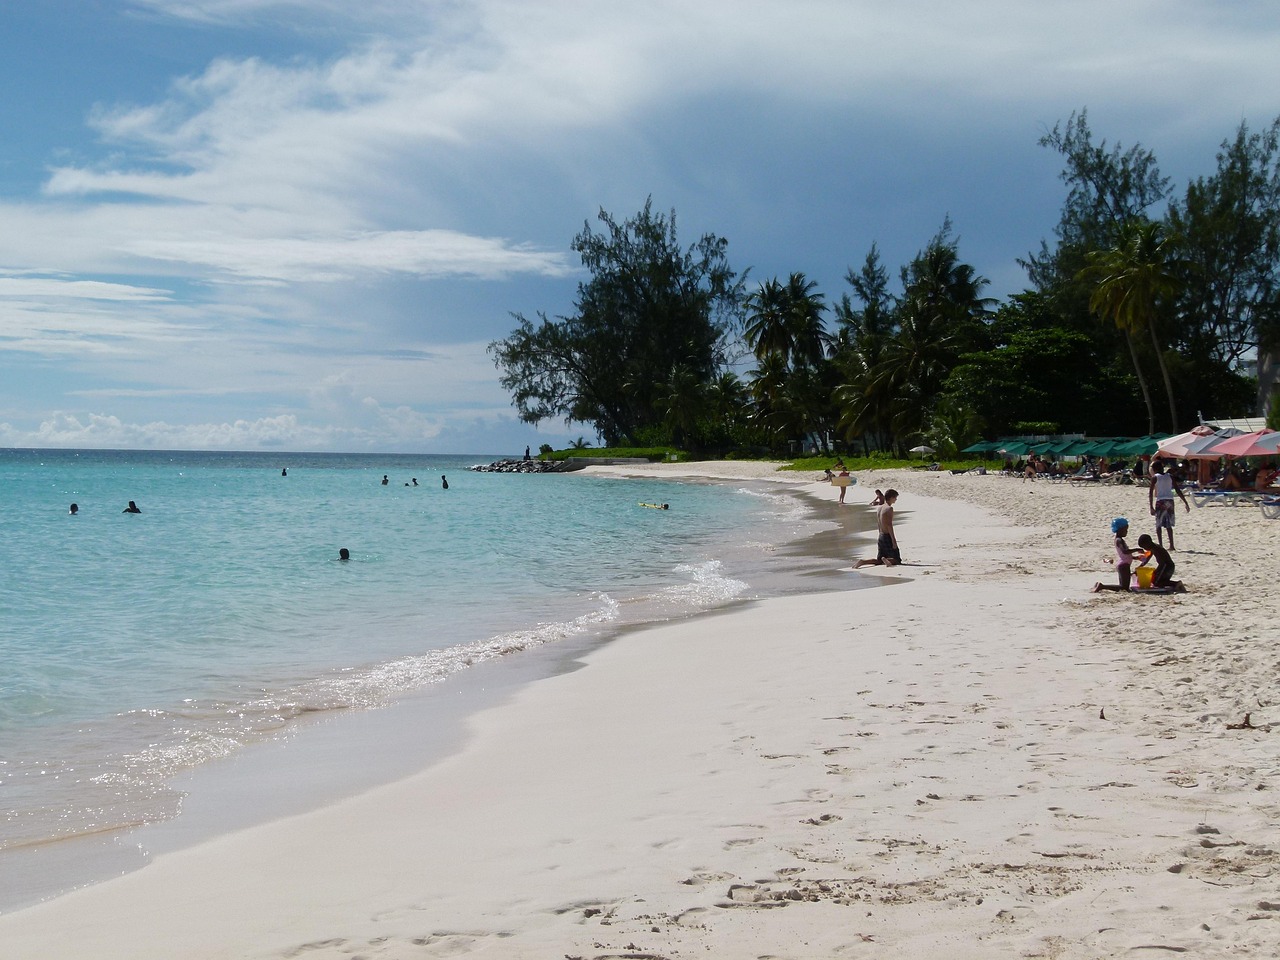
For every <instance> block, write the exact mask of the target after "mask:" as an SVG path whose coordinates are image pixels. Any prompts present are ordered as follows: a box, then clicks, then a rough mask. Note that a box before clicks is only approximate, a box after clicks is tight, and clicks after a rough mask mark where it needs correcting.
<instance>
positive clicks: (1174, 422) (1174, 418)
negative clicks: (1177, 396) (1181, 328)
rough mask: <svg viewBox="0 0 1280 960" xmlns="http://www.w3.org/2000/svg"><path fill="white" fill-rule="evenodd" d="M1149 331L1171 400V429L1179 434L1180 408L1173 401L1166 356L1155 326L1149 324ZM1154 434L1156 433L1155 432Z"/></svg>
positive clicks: (1161, 374)
mask: <svg viewBox="0 0 1280 960" xmlns="http://www.w3.org/2000/svg"><path fill="white" fill-rule="evenodd" d="M1147 329H1148V330H1150V331H1151V346H1152V348H1153V349H1154V350H1155V352H1156V363H1158V364H1159V365H1160V376H1162V377H1163V378H1164V391H1165V395H1166V396H1168V398H1169V429H1170V430H1171V431H1173V432H1174V433H1177V432H1178V406H1177V404H1176V403H1175V402H1174V399H1173V381H1171V380H1170V379H1169V368H1168V367H1167V366H1165V362H1164V354H1163V353H1162V352H1161V351H1160V341H1159V340H1157V339H1156V327H1155V324H1154V323H1150V322H1148V323H1147ZM1152 432H1153V433H1154V432H1155V431H1152Z"/></svg>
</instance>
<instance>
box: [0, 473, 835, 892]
mask: <svg viewBox="0 0 1280 960" xmlns="http://www.w3.org/2000/svg"><path fill="white" fill-rule="evenodd" d="M744 479H746V480H750V479H751V478H744ZM788 480H789V481H790V482H789V483H788V485H787V486H788V489H787V491H786V495H787V496H795V498H796V501H797V502H798V503H799V502H803V494H802V493H801V492H800V491H799V490H798V484H796V483H795V479H794V478H788ZM570 482H572V481H570ZM752 486H756V487H758V485H757V484H754V483H752ZM814 507H815V505H814V504H813V503H812V502H808V503H807V504H806V506H805V508H804V509H805V511H806V513H807V514H808V516H807V517H806V519H804V520H800V521H798V523H799V525H800V526H801V527H803V528H805V532H804V533H802V534H801V535H799V536H798V537H797V536H787V537H783V538H781V539H780V540H779V542H778V544H777V545H776V548H775V549H774V550H771V551H770V553H776V554H777V555H778V556H785V557H786V558H787V559H785V560H783V561H782V562H781V564H779V563H777V562H775V561H774V560H773V559H772V558H767V559H766V558H764V557H762V558H761V559H760V560H759V561H758V562H756V563H754V564H753V565H752V566H751V573H752V574H753V578H752V583H751V589H750V591H749V593H751V594H756V593H759V592H761V591H763V592H765V593H769V592H771V591H776V592H782V593H787V592H791V593H794V592H797V591H799V590H801V589H802V587H801V585H800V584H801V579H802V578H803V579H804V580H805V582H806V584H805V586H804V587H803V589H815V588H816V585H815V584H814V583H813V580H812V576H811V574H812V568H814V567H818V568H823V567H826V566H827V564H825V563H824V562H823V561H822V560H821V558H820V557H819V556H817V554H815V552H814V550H812V549H810V547H809V544H810V542H811V541H814V540H815V537H817V536H820V535H821V534H822V533H824V532H826V531H825V530H823V531H819V532H818V533H815V532H814V528H817V527H820V526H821V527H825V526H827V525H828V520H824V519H820V518H819V517H818V516H817V514H818V513H820V512H821V510H820V508H819V509H817V510H815V509H814ZM779 529H780V530H781V528H779ZM750 552H751V551H745V553H746V554H748V555H749V554H750ZM738 559H739V562H741V560H742V558H741V557H739V558H738ZM815 561H816V563H815ZM755 574H759V575H760V576H761V577H762V578H763V582H761V583H756V582H755V578H754V575H755ZM827 589H830V587H827ZM624 602H625V601H624ZM741 602H744V601H743V600H740V599H735V600H730V601H721V603H722V604H724V605H725V606H726V607H729V608H731V607H733V606H735V605H737V604H739V603H741ZM628 606H629V607H632V606H634V604H628ZM723 608H724V607H722V606H720V605H716V606H712V607H710V608H706V607H699V606H695V607H691V608H690V609H688V610H686V611H685V612H683V613H681V614H679V615H678V616H677V617H676V619H683V618H687V617H697V616H702V615H706V614H714V613H716V612H718V611H719V610H720V609H723ZM649 615H650V616H657V618H658V619H657V621H656V622H665V621H667V620H669V619H670V614H664V613H662V612H660V611H659V610H656V609H655V610H653V611H650V614H649ZM633 616H634V612H633ZM649 622H650V621H648V620H645V619H641V620H640V621H639V622H638V623H636V622H632V621H630V620H624V621H622V622H609V623H601V624H599V625H598V626H597V627H596V628H593V629H589V630H584V632H583V633H582V635H580V636H572V635H571V636H568V637H563V638H560V639H557V640H555V641H552V642H548V643H545V644H537V645H535V646H531V647H528V648H526V649H522V650H519V651H517V654H516V655H515V656H505V655H504V656H501V657H498V658H496V659H493V660H483V661H479V662H476V663H473V664H471V665H470V666H469V667H468V668H467V669H464V670H462V671H460V672H457V673H450V674H449V675H447V676H446V677H444V678H443V680H441V681H437V682H436V683H432V684H430V685H428V686H426V687H423V688H420V689H417V690H413V691H409V692H406V693H402V694H401V695H400V696H399V697H397V699H395V700H394V701H391V702H388V703H385V704H382V705H380V706H378V707H376V708H373V709H355V710H346V711H338V712H330V713H327V714H323V715H316V716H314V717H311V718H309V719H306V720H304V721H303V722H301V723H298V724H296V725H294V726H292V727H290V728H289V729H287V730H285V731H284V732H282V733H281V734H278V735H275V736H271V737H268V738H266V739H263V740H259V741H257V742H253V743H250V744H247V745H245V746H244V747H242V748H241V749H239V750H237V751H235V752H234V753H232V754H231V755H230V756H227V757H222V758H219V759H217V760H214V761H213V762H210V763H205V764H200V765H198V766H196V767H193V768H190V769H187V770H184V771H182V772H180V773H178V774H176V775H175V776H174V777H172V778H171V779H170V780H169V781H168V782H167V785H166V789H171V790H172V791H174V792H176V794H178V795H179V796H181V797H182V800H181V811H180V812H179V813H177V814H176V815H175V816H173V817H169V818H165V819H159V820H155V821H152V822H148V823H144V824H141V825H139V826H135V827H126V828H119V829H115V828H112V829H106V830H102V831H100V832H98V833H89V834H80V835H76V836H71V837H66V838H58V839H54V840H49V841H44V842H39V843H32V844H26V845H23V846H20V847H14V848H10V849H6V850H3V851H0V916H2V915H5V914H13V913H15V912H17V911H20V910H22V909H25V908H28V907H30V906H34V905H37V904H39V903H41V902H47V901H51V900H55V899H57V898H58V897H60V896H64V895H66V894H68V893H70V892H73V891H75V890H77V889H84V888H86V887H90V886H93V885H95V884H97V883H101V882H106V881H109V880H111V879H113V878H115V877H119V876H122V875H126V874H128V873H130V872H133V871H137V870H145V869H147V868H148V867H149V865H150V863H151V862H152V861H153V860H154V859H156V858H157V857H163V856H165V855H167V854H169V853H172V852H174V851H177V850H181V849H183V848H186V847H189V846H192V845H195V844H198V843H201V842H206V841H210V840H214V839H216V838H217V837H219V836H220V835H223V834H225V833H228V832H232V831H236V830H241V829H245V828H249V827H253V826H259V825H262V824H264V823H268V822H270V821H272V820H277V819H280V818H283V817H288V816H293V815H298V814H305V813H307V812H311V811H314V810H316V809H318V808H321V807H323V806H326V805H328V804H331V803H335V802H340V801H342V800H344V799H347V798H349V797H351V796H353V795H357V794H359V793H362V792H364V791H367V790H369V789H374V788H376V787H378V786H381V785H385V784H387V783H391V782H394V781H396V780H399V779H402V778H404V777H407V776H409V775H411V774H413V773H415V772H417V771H418V770H420V769H422V768H424V767H428V766H431V765H433V764H435V763H438V762H439V761H440V760H442V759H443V758H445V757H447V756H449V755H450V754H451V753H453V752H456V751H457V750H458V749H460V747H461V744H463V743H464V742H465V740H466V737H467V733H466V731H465V727H466V724H467V722H468V718H469V717H470V716H471V715H472V714H474V713H475V712H477V711H479V710H482V709H488V708H491V707H492V706H494V705H495V704H498V703H501V702H503V701H504V700H505V699H507V698H508V697H509V696H511V694H512V692H513V691H514V690H517V689H519V688H520V687H521V686H523V685H526V684H529V683H535V682H537V681H539V680H541V679H544V678H545V677H547V676H553V675H555V674H557V673H560V672H563V671H566V670H573V669H577V668H578V666H579V664H578V658H579V657H580V656H581V654H582V653H583V652H585V651H588V650H590V649H594V648H595V647H596V646H598V645H600V644H603V643H608V642H611V641H612V640H614V639H616V637H618V636H620V635H623V634H625V633H627V632H629V631H630V630H633V629H642V628H643V627H644V626H646V625H648V623H649ZM515 632H516V633H520V632H523V631H519V630H517V631H515ZM415 730H426V731H427V733H426V735H425V736H423V735H420V734H415V733H413V731H415Z"/></svg>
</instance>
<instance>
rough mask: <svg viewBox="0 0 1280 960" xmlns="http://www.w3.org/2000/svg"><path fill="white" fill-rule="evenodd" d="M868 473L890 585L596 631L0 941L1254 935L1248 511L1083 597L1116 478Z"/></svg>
mask: <svg viewBox="0 0 1280 960" xmlns="http://www.w3.org/2000/svg"><path fill="white" fill-rule="evenodd" d="M662 466H666V465H662ZM672 466H678V465H672ZM876 477H877V482H876V483H875V485H877V486H895V487H897V488H898V489H899V491H900V492H901V493H902V494H903V496H902V499H901V500H900V505H901V507H902V508H903V518H904V522H903V526H902V527H901V529H900V532H899V539H900V541H901V542H902V546H903V553H904V556H905V557H906V558H907V559H908V560H918V561H919V562H923V563H928V564H934V565H930V566H920V567H907V568H895V569H893V570H881V569H880V568H874V570H873V571H871V573H870V576H872V577H876V578H883V579H886V580H889V579H892V580H899V581H901V582H900V583H898V584H897V585H895V587H894V588H893V589H892V590H862V591H857V592H848V591H840V592H825V593H815V594H797V595H788V596H783V597H778V598H772V599H766V600H761V601H753V602H750V603H747V604H743V605H741V606H738V607H735V608H734V609H731V610H728V611H724V612H721V613H718V614H717V615H716V616H714V617H701V618H694V619H691V620H683V621H678V622H673V623H668V624H658V625H651V626H648V627H645V628H642V629H637V630H635V631H633V632H629V633H627V634H625V635H623V636H622V637H620V638H618V639H617V640H615V641H613V642H611V643H607V644H603V645H600V646H598V647H597V648H595V649H592V650H590V651H587V652H586V653H585V654H584V655H583V656H582V658H581V661H582V664H583V666H582V668H581V669H578V670H575V671H572V672H568V673H562V674H559V675H556V676H553V677H549V678H546V679H544V680H541V681H538V682H535V683H531V684H527V685H524V686H522V687H520V688H519V689H518V690H517V691H516V692H515V693H514V695H513V696H512V697H511V698H510V699H508V700H507V701H506V702H504V703H502V704H500V705H498V706H496V707H494V708H492V709H488V710H485V711H483V712H482V713H480V714H478V715H475V716H473V717H472V719H471V722H470V724H469V732H468V736H467V742H466V743H465V745H464V746H463V748H462V749H461V750H460V751H459V752H457V753H455V754H453V755H451V756H450V757H448V758H447V759H445V760H443V761H442V762H440V763H438V764H436V765H434V766H431V767H429V768H427V769H425V770H423V771H421V772H419V773H417V774H415V775H414V776H412V777H409V778H407V779H404V780H400V781H397V782H395V783H393V784H389V785H386V786H384V787H379V788H377V789H374V790H371V791H368V792H366V793H363V794H360V795H359V796H356V797H353V798H349V799H347V800H342V801H339V802H337V803H333V804H330V805H328V806H326V807H324V808H323V809H321V810H318V811H315V812H313V813H308V814H304V815H300V816H295V817H289V818H286V819H283V820H280V821H276V822H273V823H270V824H266V825H263V826H259V827H253V828H249V829H246V830H242V831H239V832H236V833H233V834H229V835H225V836H222V837H219V838H216V839H214V840H212V841H209V842H206V843H202V844H200V845H198V846H195V847H192V848H188V849H185V850H181V851H178V852H175V853H172V854H168V855H165V856H162V857H159V858H157V859H156V861H155V862H154V863H153V864H152V865H151V866H149V867H148V869H146V870H143V871H138V872H136V873H132V874H129V875H128V876H125V877H123V878H121V879H119V880H115V881H111V882H108V883H103V884H99V885H97V886H94V887H90V888H87V889H84V890H81V891H77V892H75V893H72V894H68V895H67V896H64V897H62V898H59V899H57V900H54V901H51V902H49V903H46V904H42V905H39V906H36V907H32V908H30V909H28V910H24V911H21V912H18V913H15V914H12V915H9V916H6V917H0V940H2V941H3V942H4V943H5V944H6V946H7V947H8V948H9V949H8V950H7V955H9V956H13V957H37V956H48V955H77V954H78V955H92V956H95V957H102V958H106V957H116V956H119V957H125V956H129V957H138V958H146V957H157V958H161V957H163V958H173V957H192V958H195V957H286V956H307V957H316V958H321V960H326V958H335V960H336V958H338V957H349V956H351V955H353V954H359V955H361V956H367V957H404V956H422V957H431V956H446V955H459V954H465V955H474V956H502V957H524V956H528V957H535V956H536V957H545V956H562V955H569V956H601V957H604V956H621V955H626V954H630V955H638V954H643V955H646V956H654V957H670V958H675V957H679V956H689V955H692V954H694V953H697V954H699V955H713V956H729V957H744V958H745V957H756V956H760V955H762V954H766V953H769V954H773V955H775V956H792V957H810V956H829V955H838V954H840V953H842V952H850V953H857V952H859V951H874V952H876V953H881V952H886V955H892V956H902V957H924V956H926V955H931V954H933V953H935V952H936V951H937V949H939V948H940V947H943V948H946V949H947V950H949V951H950V952H951V953H952V954H953V955H954V956H957V957H962V958H970V957H971V958H974V960H977V958H979V957H981V958H984V960H985V958H990V957H1006V956H1007V957H1015V956H1016V957H1022V956H1046V957H1057V958H1081V960H1083V958H1086V957H1088V958H1095V957H1100V956H1122V955H1123V956H1128V955H1131V951H1133V950H1135V949H1145V950H1172V951H1181V952H1188V953H1191V954H1192V955H1195V956H1198V957H1219V956H1221V957H1227V956H1240V955H1246V956H1247V955H1258V956H1262V955H1266V953H1267V951H1268V950H1270V949H1271V946H1272V945H1273V944H1274V942H1275V940H1276V937H1277V933H1276V931H1277V929H1278V928H1277V927H1276V924H1277V923H1278V922H1280V910H1278V909H1277V908H1276V906H1275V905H1274V901H1276V900H1278V899H1280V892H1278V891H1277V890H1276V882H1277V881H1276V880H1275V877H1276V876H1280V853H1278V852H1277V851H1276V849H1275V848H1276V847H1280V837H1278V836H1277V828H1276V827H1275V826H1274V824H1275V819H1276V816H1275V815H1276V810H1277V802H1276V801H1275V800H1274V799H1273V795H1272V793H1273V791H1274V789H1275V788H1276V782H1275V778H1276V775H1277V773H1278V772H1280V771H1278V770H1277V762H1276V761H1275V760H1274V749H1273V741H1272V740H1271V734H1270V732H1269V724H1270V723H1271V722H1275V721H1277V720H1278V719H1280V709H1278V708H1277V706H1276V705H1275V704H1272V703H1271V702H1270V700H1269V690H1270V689H1271V687H1272V686H1273V684H1274V677H1275V669H1276V662H1275V658H1274V656H1273V655H1271V654H1270V653H1269V650H1270V643H1269V641H1268V640H1267V639H1266V638H1267V637H1268V636H1269V632H1267V631H1266V629H1265V628H1266V627H1267V626H1268V625H1270V624H1272V623H1274V620H1275V616H1276V612H1277V609H1276V608H1277V599H1276V597H1275V596H1274V593H1273V592H1272V591H1271V590H1270V589H1269V586H1270V582H1271V580H1272V579H1273V574H1272V573H1271V571H1273V570H1274V563H1273V562H1272V563H1271V564H1270V565H1268V564H1267V561H1268V560H1269V559H1270V554H1271V550H1272V549H1273V547H1272V545H1273V543H1274V533H1273V532H1272V530H1271V528H1269V527H1265V526H1262V524H1265V523H1267V522H1268V521H1263V520H1261V519H1259V518H1258V514H1257V513H1256V511H1249V512H1248V514H1249V515H1248V516H1247V515H1246V513H1245V512H1244V511H1240V512H1238V513H1237V512H1236V511H1237V510H1238V508H1206V509H1204V510H1201V511H1198V512H1195V513H1192V514H1190V515H1184V514H1183V513H1179V516H1178V520H1179V526H1178V530H1177V533H1178V538H1179V544H1180V545H1181V546H1182V550H1181V551H1179V552H1178V553H1177V554H1175V556H1176V559H1177V561H1178V566H1179V575H1180V576H1181V577H1182V578H1183V579H1184V580H1186V582H1187V583H1188V588H1189V589H1190V590H1191V591H1192V592H1191V593H1188V594H1185V595H1178V596H1175V597H1163V596H1148V597H1140V596H1113V597H1096V596H1091V595H1089V594H1087V593H1086V592H1085V591H1086V590H1087V587H1088V585H1089V584H1090V583H1091V582H1092V580H1094V579H1100V578H1102V576H1103V575H1104V572H1105V568H1104V567H1103V565H1102V564H1101V563H1100V562H1099V561H1100V559H1101V557H1102V556H1104V555H1105V553H1106V549H1107V546H1108V539H1109V538H1108V536H1107V535H1106V533H1105V526H1104V521H1105V520H1107V519H1109V516H1110V515H1114V514H1115V513H1116V512H1118V511H1120V510H1125V511H1127V514H1128V515H1129V516H1131V517H1132V518H1134V525H1135V528H1137V527H1138V526H1139V524H1140V523H1144V521H1142V520H1140V519H1139V518H1140V517H1141V516H1142V514H1141V513H1139V512H1138V510H1137V509H1136V508H1135V506H1134V505H1135V504H1137V503H1138V502H1139V496H1141V504H1142V506H1143V507H1145V493H1140V491H1138V490H1137V489H1136V488H1102V487H1094V488H1089V489H1079V488H1070V487H1065V486H1063V487H1059V486H1052V485H1049V484H1043V483H1038V484H1030V483H1025V484H1024V483H1023V482H1022V481H1019V480H1014V479H1009V478H999V477H995V476H988V477H982V478H978V477H973V478H968V477H951V476H950V475H941V474H932V475H928V476H925V475H920V474H912V473H911V472H910V471H898V472H892V473H890V472H885V473H883V474H877V475H876ZM881 477H887V478H888V479H885V480H884V483H883V484H882V483H880V482H879V479H880V478H881ZM862 483H863V485H864V486H869V484H868V483H867V481H866V475H864V477H863V478H862ZM997 505H998V506H999V507H1000V510H1001V513H1002V514H1003V515H1004V516H1003V517H1001V516H997V514H996V513H995V511H994V507H995V506H997ZM1006 518H1007V519H1006ZM1032 524H1034V526H1032ZM870 549H871V544H870V541H869V540H868V541H866V542H865V543H864V542H862V541H859V543H858V544H856V545H851V549H850V551H849V552H848V553H847V554H846V560H845V561H844V562H843V563H842V567H847V566H848V562H850V561H851V559H852V556H851V554H852V555H856V553H857V552H859V551H868V550H870ZM840 573H841V575H843V576H847V577H848V578H850V579H852V578H854V577H866V576H868V574H866V573H860V574H855V573H853V572H852V571H847V572H846V571H845V570H844V569H841V571H840ZM671 662H679V663H680V664H681V665H682V669H681V670H679V671H671V670H670V669H669V664H670V663H671ZM1250 708H1251V712H1252V717H1253V721H1252V722H1253V726H1254V728H1255V729H1240V730H1232V729H1229V724H1230V723H1234V722H1236V721H1239V720H1240V719H1241V714H1242V712H1243V711H1245V710H1250ZM708 951H709V953H708Z"/></svg>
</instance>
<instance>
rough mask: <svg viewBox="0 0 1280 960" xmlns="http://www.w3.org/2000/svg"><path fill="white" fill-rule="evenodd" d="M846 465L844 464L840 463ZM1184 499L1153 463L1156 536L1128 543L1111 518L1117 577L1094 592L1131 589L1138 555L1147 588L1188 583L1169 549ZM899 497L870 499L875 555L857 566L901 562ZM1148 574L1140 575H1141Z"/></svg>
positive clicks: (1125, 524) (1180, 589)
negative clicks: (1178, 577) (896, 514)
mask: <svg viewBox="0 0 1280 960" xmlns="http://www.w3.org/2000/svg"><path fill="white" fill-rule="evenodd" d="M838 466H843V464H838ZM827 476H828V479H829V478H830V477H831V471H830V470H828V471H827ZM844 491H845V487H841V488H840V502H842V503H843V502H844ZM1178 499H1181V500H1182V507H1183V510H1185V511H1188V512H1189V511H1190V509H1191V505H1190V503H1189V502H1188V500H1187V497H1186V494H1185V493H1183V491H1182V488H1181V487H1180V486H1179V484H1178V481H1177V478H1176V476H1175V475H1174V474H1172V473H1170V472H1166V471H1165V469H1164V467H1163V466H1162V465H1161V464H1160V463H1158V462H1157V463H1154V464H1152V467H1151V483H1150V486H1149V487H1148V490H1147V505H1148V509H1149V511H1150V513H1151V516H1152V518H1153V519H1154V520H1155V528H1156V536H1155V538H1154V539H1153V538H1152V537H1151V535H1150V534H1146V533H1144V534H1142V535H1141V536H1140V537H1138V546H1137V547H1136V548H1133V547H1130V546H1129V544H1128V541H1127V539H1126V538H1127V537H1128V535H1129V521H1128V520H1127V519H1126V518H1124V517H1116V518H1115V519H1113V520H1112V521H1111V534H1112V537H1113V538H1114V541H1113V544H1112V546H1113V549H1114V554H1113V556H1112V557H1110V558H1109V562H1111V563H1113V564H1115V568H1116V583H1115V584H1104V583H1101V582H1099V583H1095V584H1094V585H1093V590H1092V592H1094V593H1100V592H1102V591H1117V592H1120V591H1123V592H1128V591H1129V590H1132V589H1133V581H1134V561H1135V560H1137V566H1138V567H1139V568H1142V567H1145V566H1147V565H1148V564H1150V563H1153V562H1154V564H1155V567H1154V570H1153V571H1152V574H1151V579H1150V581H1149V583H1150V586H1149V587H1145V588H1144V589H1149V590H1152V591H1154V592H1159V593H1185V592H1186V587H1185V586H1183V584H1182V581H1180V580H1175V579H1174V578H1173V575H1174V572H1175V570H1176V569H1177V565H1176V564H1175V563H1174V561H1173V557H1172V556H1171V553H1170V551H1173V550H1174V549H1176V548H1175V546H1174V539H1173V529H1174V525H1175V522H1176V512H1177V500H1178ZM897 502H898V491H897V490H893V489H889V490H885V491H884V492H883V493H882V492H881V491H879V490H876V496H875V499H873V500H872V501H871V505H872V506H874V507H876V508H877V509H876V534H877V536H876V555H875V557H874V558H865V559H862V560H859V561H858V562H857V563H855V564H854V569H855V570H856V569H859V568H861V567H868V566H885V567H895V566H898V565H900V564H901V563H902V551H901V550H900V549H899V547H898V536H897V532H896V531H895V529H894V525H893V518H894V506H895V504H896V503H897ZM1166 533H1167V534H1168V536H1169V546H1168V548H1167V549H1166V547H1165V543H1164V541H1165V534H1166ZM1142 579H1145V578H1139V580H1142Z"/></svg>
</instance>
